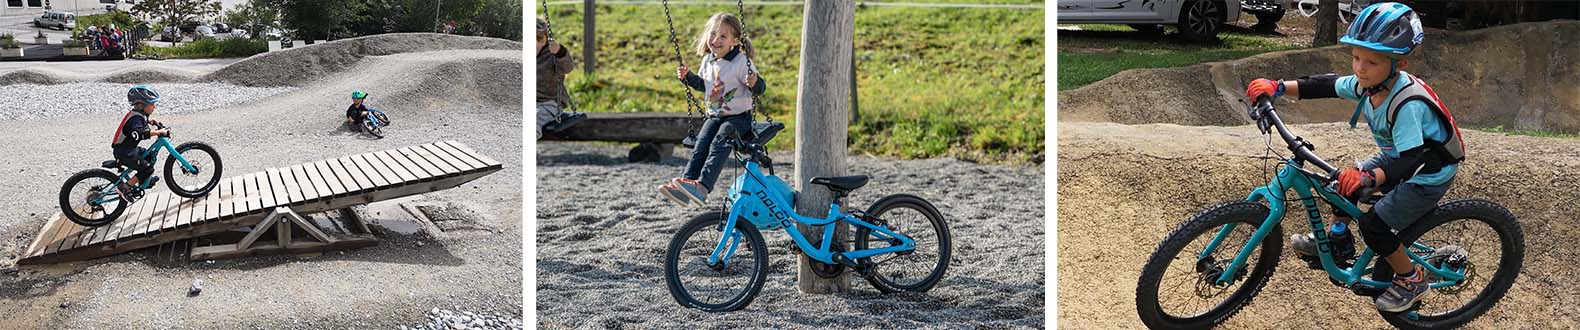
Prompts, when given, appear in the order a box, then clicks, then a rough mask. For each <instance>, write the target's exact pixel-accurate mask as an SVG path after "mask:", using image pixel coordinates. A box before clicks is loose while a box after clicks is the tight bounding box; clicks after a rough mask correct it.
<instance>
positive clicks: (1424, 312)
mask: <svg viewBox="0 0 1580 330" xmlns="http://www.w3.org/2000/svg"><path fill="white" fill-rule="evenodd" d="M1399 238H1400V241H1402V242H1415V243H1417V244H1413V245H1412V246H1410V247H1408V249H1409V250H1410V252H1412V253H1415V254H1417V255H1421V256H1423V259H1424V260H1426V261H1427V263H1429V264H1431V266H1432V267H1437V268H1441V269H1443V270H1446V271H1450V272H1453V273H1457V274H1459V276H1462V277H1464V279H1461V280H1449V279H1447V278H1445V277H1444V276H1442V275H1438V274H1437V273H1433V272H1427V273H1426V274H1425V275H1426V280H1427V282H1428V283H1430V284H1431V286H1432V290H1431V292H1428V293H1427V294H1426V296H1425V297H1422V298H1421V301H1420V302H1417V303H1416V306H1415V308H1412V309H1410V310H1407V311H1405V312H1401V313H1390V312H1381V311H1379V312H1378V313H1379V314H1381V315H1382V317H1383V319H1385V320H1387V321H1388V323H1390V324H1393V325H1394V326H1396V327H1399V328H1400V329H1450V328H1458V327H1461V326H1464V325H1465V323H1469V322H1470V321H1471V320H1475V319H1476V318H1477V317H1479V316H1481V314H1483V313H1486V312H1487V310H1489V309H1492V306H1493V305H1494V304H1497V302H1498V300H1499V299H1502V298H1503V295H1504V294H1506V293H1508V292H1509V288H1510V287H1513V286H1514V279H1515V278H1516V277H1518V276H1519V275H1520V267H1521V264H1522V263H1523V262H1524V259H1525V234H1524V233H1523V232H1522V230H1521V229H1520V223H1519V222H1518V221H1516V220H1515V218H1514V214H1513V213H1510V212H1509V210H1508V209H1507V208H1504V207H1503V206H1502V205H1498V204H1497V203H1493V202H1491V201H1488V200H1483V199H1464V200H1455V201H1451V202H1448V203H1443V205H1441V206H1438V207H1437V209H1434V210H1432V213H1429V214H1427V216H1426V217H1423V218H1422V219H1421V221H1420V222H1417V223H1416V224H1414V225H1411V226H1410V228H1406V229H1405V230H1404V231H1402V232H1400V233H1399ZM1373 274H1376V275H1379V276H1374V277H1373V279H1376V280H1378V281H1391V280H1392V277H1393V270H1392V268H1391V267H1389V266H1388V263H1387V262H1382V260H1381V259H1378V262H1377V267H1376V270H1375V271H1373Z"/></svg>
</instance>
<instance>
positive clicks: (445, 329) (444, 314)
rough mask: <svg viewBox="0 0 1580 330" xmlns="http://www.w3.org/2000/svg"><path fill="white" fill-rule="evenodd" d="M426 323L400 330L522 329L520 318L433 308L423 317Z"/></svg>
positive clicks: (403, 327)
mask: <svg viewBox="0 0 1580 330" xmlns="http://www.w3.org/2000/svg"><path fill="white" fill-rule="evenodd" d="M424 316H425V317H427V322H426V323H423V324H419V325H416V326H411V327H407V326H404V325H403V326H401V327H400V328H401V330H471V329H479V330H481V329H516V330H520V329H522V323H521V319H520V318H513V317H505V316H499V315H494V314H490V313H480V314H479V313H472V312H456V311H451V310H448V309H439V308H434V309H431V310H428V313H427V314H425V315H424Z"/></svg>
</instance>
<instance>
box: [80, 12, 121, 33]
mask: <svg viewBox="0 0 1580 330" xmlns="http://www.w3.org/2000/svg"><path fill="white" fill-rule="evenodd" d="M111 24H114V25H115V27H118V28H121V30H131V29H132V28H133V27H136V26H137V19H135V18H132V15H131V14H127V13H126V12H124V11H117V12H113V13H103V14H93V15H84V16H77V28H76V29H72V32H73V33H80V32H82V31H86V30H87V29H88V27H89V26H100V25H105V26H109V25H111Z"/></svg>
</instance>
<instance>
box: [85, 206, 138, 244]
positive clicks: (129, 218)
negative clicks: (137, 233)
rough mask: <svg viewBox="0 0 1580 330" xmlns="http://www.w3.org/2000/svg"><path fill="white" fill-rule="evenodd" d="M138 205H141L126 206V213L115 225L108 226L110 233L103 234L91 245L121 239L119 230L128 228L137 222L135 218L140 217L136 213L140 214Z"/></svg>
mask: <svg viewBox="0 0 1580 330" xmlns="http://www.w3.org/2000/svg"><path fill="white" fill-rule="evenodd" d="M139 204H142V203H134V204H132V205H127V206H126V213H125V214H124V215H122V216H121V219H120V220H117V221H115V223H111V224H110V226H109V227H110V231H108V232H105V233H104V236H103V237H100V238H99V239H98V240H97V241H95V242H93V243H95V244H97V243H100V242H104V241H107V240H113V239H116V238H119V237H121V229H125V228H126V226H128V225H129V224H130V223H132V222H135V221H137V216H139V215H140V214H138V213H139V212H142V205H139Z"/></svg>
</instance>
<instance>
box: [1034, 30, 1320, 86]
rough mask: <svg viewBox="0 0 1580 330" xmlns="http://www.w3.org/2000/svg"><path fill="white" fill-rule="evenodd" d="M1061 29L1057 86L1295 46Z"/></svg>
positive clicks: (1227, 35) (1228, 35) (1237, 38)
mask: <svg viewBox="0 0 1580 330" xmlns="http://www.w3.org/2000/svg"><path fill="white" fill-rule="evenodd" d="M1074 26H1076V27H1079V28H1081V30H1083V31H1060V32H1058V33H1060V34H1059V54H1058V59H1059V90H1061V91H1063V90H1070V89H1076V88H1080V87H1081V86H1086V85H1088V84H1091V83H1094V82H1097V81H1099V80H1103V79H1104V78H1108V77H1109V76H1112V75H1114V74H1116V73H1119V72H1121V71H1125V70H1130V69H1139V68H1167V67H1178V66H1186V65H1191V64H1196V63H1205V62H1213V61H1222V60H1229V59H1236V58H1243V57H1247V56H1251V55H1256V54H1261V53H1267V52H1275V51H1282V50H1290V49H1295V48H1298V46H1295V45H1288V44H1286V43H1285V42H1283V41H1281V40H1278V39H1275V38H1271V37H1267V36H1261V35H1254V34H1246V33H1238V32H1224V33H1221V34H1219V37H1220V38H1221V40H1220V41H1219V42H1216V43H1204V44H1203V43H1193V42H1189V41H1185V40H1183V39H1182V38H1180V37H1178V36H1174V35H1167V36H1147V35H1145V34H1143V33H1142V32H1137V31H1135V30H1134V29H1131V28H1130V27H1128V26H1124V25H1105V24H1081V25H1074Z"/></svg>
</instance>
